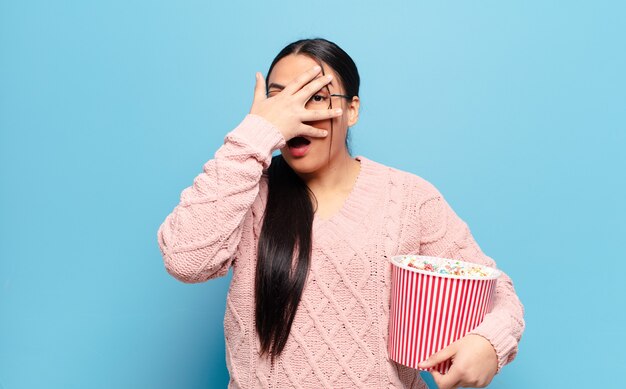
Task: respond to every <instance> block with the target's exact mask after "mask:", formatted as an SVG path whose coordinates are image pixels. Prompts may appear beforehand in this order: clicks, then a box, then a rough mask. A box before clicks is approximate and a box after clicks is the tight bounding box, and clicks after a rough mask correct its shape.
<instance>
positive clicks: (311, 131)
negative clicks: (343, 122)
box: [298, 124, 328, 138]
mask: <svg viewBox="0 0 626 389" xmlns="http://www.w3.org/2000/svg"><path fill="white" fill-rule="evenodd" d="M299 130H300V131H299V132H298V136H310V137H315V138H325V137H326V136H328V131H326V130H322V129H321V128H316V127H313V126H309V125H306V124H303V125H302V126H301V127H300V129H299Z"/></svg>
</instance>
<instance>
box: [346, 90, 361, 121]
mask: <svg viewBox="0 0 626 389" xmlns="http://www.w3.org/2000/svg"><path fill="white" fill-rule="evenodd" d="M360 104H361V101H360V100H359V96H354V97H353V98H352V101H350V103H349V104H348V108H347V113H348V127H352V126H354V125H355V124H356V122H358V121H359V105H360Z"/></svg>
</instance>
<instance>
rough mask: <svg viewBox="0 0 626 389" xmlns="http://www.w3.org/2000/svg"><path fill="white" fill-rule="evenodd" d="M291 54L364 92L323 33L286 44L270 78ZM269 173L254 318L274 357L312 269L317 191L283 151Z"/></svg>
mask: <svg viewBox="0 0 626 389" xmlns="http://www.w3.org/2000/svg"><path fill="white" fill-rule="evenodd" d="M290 54H301V55H306V56H308V57H311V58H312V59H313V60H315V61H317V62H318V63H320V65H322V63H324V64H326V65H328V66H329V67H330V68H332V69H333V70H334V71H335V73H336V75H337V78H338V80H339V82H340V83H341V85H343V87H344V90H345V94H346V95H347V96H349V97H350V98H352V97H354V96H358V95H359V83H360V78H359V73H358V71H357V68H356V64H355V63H354V61H353V60H352V58H350V56H349V55H348V54H347V53H346V52H345V51H343V50H342V49H341V48H340V47H339V46H337V45H336V44H335V43H333V42H330V41H328V40H326V39H322V38H316V39H302V40H298V41H296V42H293V43H291V44H289V45H287V46H286V47H285V48H284V49H282V50H281V51H280V52H279V53H278V55H277V56H276V58H274V61H272V64H271V65H270V68H269V70H268V72H267V77H266V79H268V78H269V76H270V73H271V72H272V69H273V68H274V65H276V63H277V62H278V61H280V60H281V59H282V58H284V57H286V56H287V55H290ZM322 69H323V66H322ZM322 71H323V70H322ZM266 92H267V91H266ZM331 125H332V121H331ZM331 137H332V128H331ZM331 143H332V138H331ZM346 147H348V139H347V137H346ZM348 150H349V148H348ZM268 178H269V181H268V185H269V187H268V197H267V204H266V208H265V214H264V219H263V226H262V228H261V233H260V236H259V245H258V253H257V254H258V255H257V257H258V260H257V267H256V278H255V318H256V330H257V333H258V334H259V340H260V343H261V355H263V354H269V355H270V357H271V360H272V362H273V360H274V357H276V356H278V355H280V353H281V352H282V351H283V349H284V347H285V344H286V343H287V338H288V337H289V333H290V331H291V325H292V323H293V319H294V317H295V315H296V311H297V309H298V304H299V303H300V298H301V297H302V292H303V289H304V284H305V281H306V278H307V274H308V273H309V267H310V261H311V247H312V245H311V231H312V225H313V213H314V209H313V204H312V200H311V199H312V198H314V196H313V193H312V192H311V190H310V189H309V187H308V186H307V185H306V183H305V182H304V181H303V180H302V179H301V178H300V177H299V176H298V175H297V174H296V173H295V172H294V171H293V169H291V167H290V166H289V164H287V162H286V161H285V160H284V158H283V157H282V155H277V156H275V157H273V158H272V163H271V164H270V166H269V168H268Z"/></svg>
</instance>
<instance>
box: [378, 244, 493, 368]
mask: <svg viewBox="0 0 626 389" xmlns="http://www.w3.org/2000/svg"><path fill="white" fill-rule="evenodd" d="M391 265H392V266H391V309H390V311H389V340H388V344H387V346H388V352H389V358H390V359H392V360H393V361H396V362H397V363H400V364H402V365H405V366H408V367H411V368H413V369H418V367H417V365H418V363H420V362H422V361H424V360H426V359H427V358H428V357H429V356H431V355H432V354H434V353H436V352H437V351H439V350H441V349H443V348H444V347H446V346H448V345H449V344H451V343H453V342H455V341H456V340H458V339H460V338H462V337H463V336H465V334H466V333H468V332H470V331H471V330H473V329H474V328H476V327H477V326H478V325H479V324H480V323H481V322H482V320H483V318H484V317H485V314H486V313H487V312H489V311H490V310H491V304H492V302H493V296H494V292H495V287H496V281H497V278H498V277H499V276H500V274H501V272H500V271H498V270H496V269H493V268H490V267H488V266H482V265H478V264H475V263H469V262H461V261H455V260H453V259H447V258H436V257H428V256H422V255H400V256H395V257H393V258H391ZM451 364H452V362H451V361H450V360H448V361H445V362H442V363H440V364H438V365H436V366H434V367H432V368H429V369H420V370H431V369H436V370H438V371H439V372H440V373H442V374H445V373H446V372H447V371H448V369H449V368H450V366H451Z"/></svg>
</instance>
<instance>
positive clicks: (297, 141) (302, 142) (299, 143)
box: [287, 136, 311, 149]
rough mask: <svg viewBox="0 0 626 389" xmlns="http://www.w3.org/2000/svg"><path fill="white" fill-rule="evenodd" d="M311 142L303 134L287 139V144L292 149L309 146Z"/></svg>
mask: <svg viewBox="0 0 626 389" xmlns="http://www.w3.org/2000/svg"><path fill="white" fill-rule="evenodd" d="M309 144H311V141H310V140H308V139H307V138H305V137H303V136H296V137H295V138H291V139H289V140H288V141H287V146H289V148H290V149H298V148H301V147H305V146H308V145H309Z"/></svg>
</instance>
